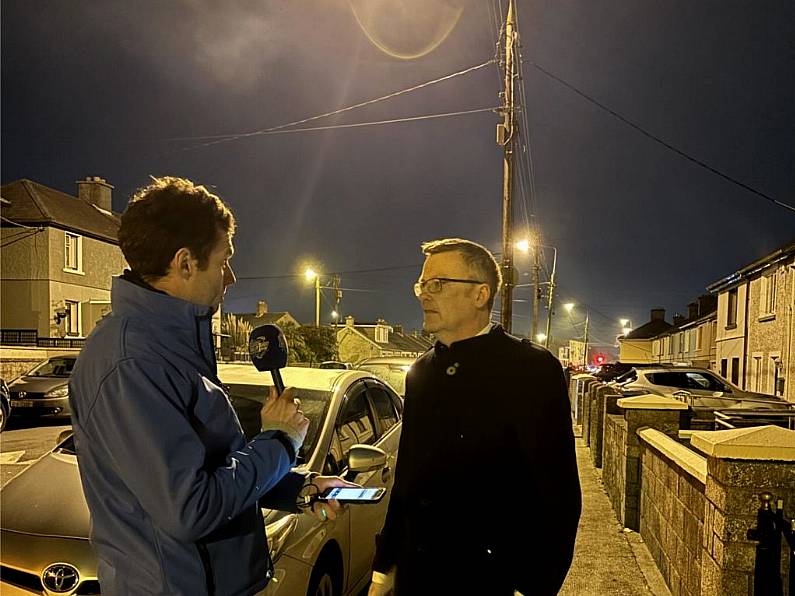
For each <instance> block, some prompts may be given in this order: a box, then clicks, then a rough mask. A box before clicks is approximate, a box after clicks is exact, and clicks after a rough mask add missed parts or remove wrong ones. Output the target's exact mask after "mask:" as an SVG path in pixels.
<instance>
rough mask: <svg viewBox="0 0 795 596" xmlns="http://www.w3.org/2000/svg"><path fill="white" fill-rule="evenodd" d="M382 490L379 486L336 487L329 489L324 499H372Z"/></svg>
mask: <svg viewBox="0 0 795 596" xmlns="http://www.w3.org/2000/svg"><path fill="white" fill-rule="evenodd" d="M381 491H383V489H381V488H358V487H357V488H348V487H336V488H331V489H329V490H328V491H327V492H326V494H325V495H323V498H324V499H340V500H343V501H372V500H375V499H377V498H378V495H379V494H380V493H381Z"/></svg>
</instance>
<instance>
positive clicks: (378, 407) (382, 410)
mask: <svg viewBox="0 0 795 596" xmlns="http://www.w3.org/2000/svg"><path fill="white" fill-rule="evenodd" d="M367 392H368V393H369V394H370V399H371V400H372V401H373V408H375V415H376V417H377V418H378V422H379V423H380V425H381V432H382V433H386V432H387V431H389V429H390V428H392V427H393V426H395V425H396V424H397V423H398V413H397V410H395V406H394V404H393V403H392V399H391V398H390V396H389V393H387V389H386V387H383V386H381V385H369V386H368V387H367Z"/></svg>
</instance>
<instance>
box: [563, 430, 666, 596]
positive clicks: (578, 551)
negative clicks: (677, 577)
mask: <svg viewBox="0 0 795 596" xmlns="http://www.w3.org/2000/svg"><path fill="white" fill-rule="evenodd" d="M577 430H578V429H576V428H575V435H579V433H578V432H577ZM575 440H576V444H577V467H578V468H579V471H580V485H581V487H582V515H581V517H580V527H579V529H578V531H577V542H576V543H575V547H574V561H573V562H572V565H571V569H570V570H569V575H568V576H567V578H566V582H565V583H564V584H563V588H562V589H561V591H560V593H559V594H560V596H590V595H594V596H619V595H620V596H625V595H626V596H630V595H631V596H634V595H636V594H639V595H646V594H653V595H654V596H670V594H671V592H670V591H669V590H668V588H667V586H666V585H665V581H664V580H663V578H662V575H661V574H660V572H659V571H658V569H657V566H656V565H655V563H654V559H652V557H651V554H650V553H649V550H648V548H646V545H645V544H644V543H643V540H642V538H641V537H640V534H638V533H637V532H633V531H631V530H628V529H627V530H625V529H624V528H623V527H622V526H621V524H620V523H619V522H618V519H617V518H616V514H615V512H614V511H613V507H612V506H611V505H610V501H609V500H608V499H607V494H606V493H605V491H604V487H603V485H602V475H601V470H597V469H596V468H594V466H593V463H592V462H591V453H590V450H589V448H588V447H586V446H585V445H584V444H583V442H582V439H581V438H580V437H579V436H577V438H576V439H575Z"/></svg>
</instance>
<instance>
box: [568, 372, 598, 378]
mask: <svg viewBox="0 0 795 596" xmlns="http://www.w3.org/2000/svg"><path fill="white" fill-rule="evenodd" d="M595 378H596V377H595V376H593V375H589V374H586V373H579V374H576V375H574V376H572V379H595Z"/></svg>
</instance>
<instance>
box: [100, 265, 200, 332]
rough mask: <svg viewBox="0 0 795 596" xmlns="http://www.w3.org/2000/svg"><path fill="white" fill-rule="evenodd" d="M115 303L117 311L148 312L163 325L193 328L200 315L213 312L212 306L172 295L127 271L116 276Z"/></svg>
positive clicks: (125, 313) (128, 313)
mask: <svg viewBox="0 0 795 596" xmlns="http://www.w3.org/2000/svg"><path fill="white" fill-rule="evenodd" d="M111 305H112V309H113V313H114V314H116V315H122V316H124V315H127V316H129V315H133V316H144V317H147V318H148V319H150V320H151V321H153V322H156V323H157V324H159V325H164V326H168V327H185V328H188V329H191V330H193V329H195V326H196V319H200V318H209V317H211V316H212V314H213V309H212V307H209V306H203V305H200V304H193V303H192V302H188V301H186V300H182V299H181V298H175V297H174V296H169V295H168V294H166V293H165V292H160V291H158V290H155V289H154V288H152V287H151V286H149V285H148V284H146V282H144V281H143V280H140V278H136V277H135V276H130V275H127V274H125V275H124V276H120V277H114V278H113V281H112V285H111Z"/></svg>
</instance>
